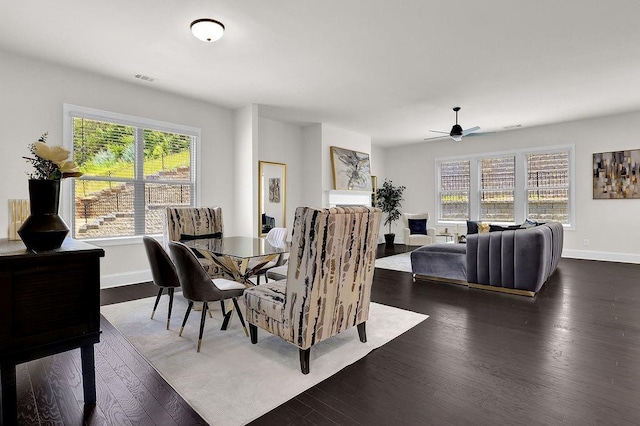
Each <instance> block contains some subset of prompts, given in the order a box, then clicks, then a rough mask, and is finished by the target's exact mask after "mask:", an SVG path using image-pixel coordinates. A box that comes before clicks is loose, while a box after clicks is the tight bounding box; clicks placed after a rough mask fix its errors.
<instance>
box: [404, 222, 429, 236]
mask: <svg viewBox="0 0 640 426" xmlns="http://www.w3.org/2000/svg"><path fill="white" fill-rule="evenodd" d="M407 220H408V221H409V234H410V235H416V234H420V235H427V219H407Z"/></svg>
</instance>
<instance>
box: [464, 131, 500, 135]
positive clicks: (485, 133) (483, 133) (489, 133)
mask: <svg viewBox="0 0 640 426" xmlns="http://www.w3.org/2000/svg"><path fill="white" fill-rule="evenodd" d="M494 133H495V132H479V133H469V134H468V135H466V136H486V135H492V134H494Z"/></svg>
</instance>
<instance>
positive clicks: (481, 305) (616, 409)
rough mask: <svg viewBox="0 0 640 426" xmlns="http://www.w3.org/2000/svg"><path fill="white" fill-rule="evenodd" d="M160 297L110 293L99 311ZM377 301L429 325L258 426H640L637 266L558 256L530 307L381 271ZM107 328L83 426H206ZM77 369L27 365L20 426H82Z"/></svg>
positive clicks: (148, 288) (130, 290) (68, 359)
mask: <svg viewBox="0 0 640 426" xmlns="http://www.w3.org/2000/svg"><path fill="white" fill-rule="evenodd" d="M401 251H403V246H396V248H394V249H391V250H386V249H385V248H384V246H381V247H380V249H379V253H378V254H379V256H383V255H389V254H393V253H395V252H401ZM155 291H156V290H155V287H154V286H153V285H152V284H148V283H147V284H139V285H135V286H128V287H122V288H117V289H106V290H103V291H102V303H103V304H108V303H116V302H119V301H124V300H130V299H135V298H139V297H146V296H150V295H153V294H155ZM372 299H373V300H374V301H375V302H378V303H384V304H387V305H391V306H396V307H399V308H403V309H409V310H412V311H416V312H421V313H425V314H428V315H430V317H429V319H427V320H426V321H424V322H422V323H421V324H419V325H418V326H416V327H414V328H413V329H411V330H409V331H408V332H406V333H404V334H403V335H401V336H399V337H398V338H396V339H394V340H393V341H391V342H389V343H388V344H386V345H384V346H382V347H381V348H379V349H377V350H375V351H373V352H372V353H370V354H369V355H368V356H366V357H365V358H363V359H361V360H360V361H358V362H356V363H354V364H352V365H351V366H349V367H347V368H345V369H344V370H342V371H341V372H339V373H338V374H335V375H334V376H332V377H330V378H329V379H327V380H325V381H323V382H322V383H320V384H318V385H317V386H314V387H312V388H310V389H309V390H307V391H306V392H303V393H302V394H300V395H298V396H297V397H295V398H293V399H291V400H290V401H288V402H286V403H285V404H283V405H281V406H280V407H278V408H276V409H275V410H273V411H271V412H270V413H268V414H266V415H264V416H262V417H261V418H259V419H257V420H255V421H254V422H253V423H252V424H255V425H271V424H273V425H300V424H322V425H332V424H346V425H356V424H363V425H392V424H393V425H400V424H405V425H466V424H474V425H478V424H479V425H514V424H522V425H555V424H570V425H588V424H607V425H614V424H615V425H632V424H636V425H637V424H640V404H639V402H640V265H631V264H621V263H608V262H596V261H585V260H574V259H562V260H561V261H560V265H559V267H558V270H557V271H556V273H555V274H554V275H553V276H552V277H551V278H550V280H549V281H548V282H547V283H546V284H545V286H544V287H543V289H542V291H541V292H540V293H539V294H538V296H537V297H536V298H534V299H531V298H527V297H523V296H512V295H507V294H500V293H495V292H489V291H484V290H473V289H468V288H466V287H463V286H459V285H453V284H443V283H435V282H429V281H417V282H415V283H414V282H412V279H411V274H409V273H403V272H397V271H389V270H384V269H376V272H375V277H374V285H373V291H372ZM102 330H103V335H102V341H101V342H100V344H98V345H96V370H97V374H96V377H97V389H98V404H97V406H96V407H95V408H94V409H93V410H90V411H86V412H85V413H84V415H85V417H87V418H88V419H89V420H88V421H87V423H88V424H99V425H102V424H113V425H121V424H138V423H140V424H159V425H165V424H202V420H201V419H200V418H199V417H198V416H197V414H196V413H195V412H193V410H191V409H190V408H189V406H188V405H187V404H186V403H185V402H184V401H183V400H182V399H181V398H180V396H179V395H177V394H176V393H175V391H173V390H172V389H171V387H170V386H169V385H167V384H166V382H164V380H163V379H162V378H161V377H160V376H159V375H158V374H157V373H156V372H155V371H154V370H153V368H152V367H151V366H150V365H149V364H148V363H147V362H146V361H145V360H144V359H143V358H142V357H141V356H140V355H139V354H138V353H137V352H136V351H135V349H133V348H132V347H131V345H129V344H128V342H127V341H126V340H125V339H124V338H123V337H122V336H121V335H120V334H119V333H118V331H117V330H115V329H114V328H113V327H112V326H111V325H110V324H109V323H108V322H107V321H106V320H104V319H103V321H102ZM79 360H80V356H79V352H77V351H71V352H67V353H65V354H60V355H56V356H53V357H48V358H44V359H41V360H37V361H32V362H30V363H27V364H22V365H21V366H19V369H18V375H17V379H18V390H19V395H18V397H19V400H20V407H19V412H20V415H21V424H65V425H66V424H81V423H82V418H83V410H82V403H81V401H82V387H81V384H80V373H79V372H80V370H79ZM212 385H215V384H212ZM38 419H39V421H38Z"/></svg>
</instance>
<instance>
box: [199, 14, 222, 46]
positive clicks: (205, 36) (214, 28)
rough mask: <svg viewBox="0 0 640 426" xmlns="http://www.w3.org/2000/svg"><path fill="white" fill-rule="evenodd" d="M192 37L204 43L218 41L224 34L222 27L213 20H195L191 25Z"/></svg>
mask: <svg viewBox="0 0 640 426" xmlns="http://www.w3.org/2000/svg"><path fill="white" fill-rule="evenodd" d="M191 32H192V33H193V35H194V37H196V38H197V39H199V40H202V41H204V42H209V43H210V42H214V41H216V40H219V39H220V38H221V37H222V35H223V34H224V25H222V23H221V22H218V21H216V20H215V19H196V20H195V21H193V22H192V23H191Z"/></svg>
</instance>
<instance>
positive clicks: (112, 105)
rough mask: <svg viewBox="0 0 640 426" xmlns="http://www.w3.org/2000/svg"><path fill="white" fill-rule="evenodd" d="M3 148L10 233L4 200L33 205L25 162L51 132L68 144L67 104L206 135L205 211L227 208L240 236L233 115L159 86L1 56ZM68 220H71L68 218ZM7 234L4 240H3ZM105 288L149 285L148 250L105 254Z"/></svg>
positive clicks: (2, 219)
mask: <svg viewBox="0 0 640 426" xmlns="http://www.w3.org/2000/svg"><path fill="white" fill-rule="evenodd" d="M0 64H1V65H0V94H1V96H2V98H1V100H0V117H2V125H1V126H0V146H1V147H2V154H3V158H4V159H5V161H4V162H3V176H4V177H3V179H0V194H1V197H0V201H2V203H4V205H5V207H0V230H2V231H1V232H6V229H7V223H8V211H7V207H6V200H7V199H11V198H28V190H27V176H26V172H27V171H30V168H29V166H28V165H27V164H26V162H25V161H22V156H24V155H27V154H28V147H27V146H28V144H30V143H31V142H33V141H35V140H37V139H38V137H39V136H40V135H41V134H42V133H45V132H49V139H48V141H49V143H51V144H52V145H62V105H63V103H70V104H75V105H81V106H86V107H90V108H97V109H101V110H106V111H111V112H118V113H122V114H128V115H133V116H138V117H144V118H150V119H154V120H162V121H167V122H170V123H176V124H182V125H187V126H193V127H199V128H201V129H202V138H201V159H202V162H201V164H202V166H203V167H202V170H201V172H202V173H201V177H202V182H201V184H202V190H201V204H202V205H218V206H221V207H222V208H223V211H224V212H225V213H223V215H224V220H225V230H226V229H234V227H235V224H234V220H235V219H234V214H233V212H234V187H233V185H229V184H228V181H225V177H226V176H234V173H233V164H234V163H233V146H234V144H233V134H234V129H233V113H232V111H230V110H228V109H225V108H222V107H218V106H215V105H212V104H208V103H204V102H201V101H197V100H193V99H189V98H185V97H181V96H177V95H173V94H170V93H166V92H162V91H159V90H154V89H153V84H150V83H144V82H137V81H136V80H134V79H133V76H131V82H129V81H119V80H113V79H107V78H104V77H101V76H98V75H95V74H90V73H86V72H83V71H79V70H74V69H70V68H66V67H60V66H56V65H52V64H50V63H46V62H42V61H38V60H34V59H29V58H25V57H22V56H18V55H15V54H12V53H8V52H3V51H0ZM65 219H66V220H68V218H65ZM4 235H6V234H4ZM104 249H105V252H106V257H105V258H104V259H103V260H102V262H101V274H102V277H103V279H102V285H103V286H109V285H113V284H124V283H132V282H139V281H143V280H149V279H150V274H149V272H148V268H149V267H148V263H147V259H146V255H145V252H144V248H143V246H142V244H141V243H140V244H134V245H116V246H108V247H105V248H104Z"/></svg>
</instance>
